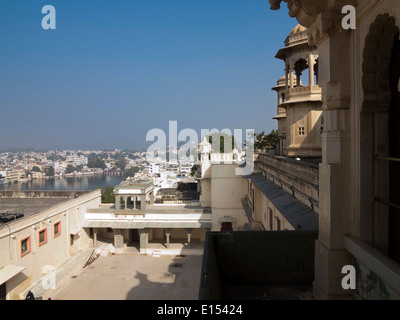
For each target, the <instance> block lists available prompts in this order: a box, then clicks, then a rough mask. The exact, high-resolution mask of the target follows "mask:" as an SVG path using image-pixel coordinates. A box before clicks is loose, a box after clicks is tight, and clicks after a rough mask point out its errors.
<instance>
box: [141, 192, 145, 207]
mask: <svg viewBox="0 0 400 320" xmlns="http://www.w3.org/2000/svg"><path fill="white" fill-rule="evenodd" d="M145 209H146V195H144V194H141V195H140V210H145Z"/></svg>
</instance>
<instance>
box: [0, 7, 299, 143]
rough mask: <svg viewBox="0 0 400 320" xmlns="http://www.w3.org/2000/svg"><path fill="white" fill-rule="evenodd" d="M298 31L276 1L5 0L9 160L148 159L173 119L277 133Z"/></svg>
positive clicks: (1, 133)
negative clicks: (25, 154) (50, 22)
mask: <svg viewBox="0 0 400 320" xmlns="http://www.w3.org/2000/svg"><path fill="white" fill-rule="evenodd" d="M44 5H52V6H54V7H55V9H56V30H44V29H42V26H41V22H42V18H43V17H44V16H45V14H42V13H41V10H42V7H43V6H44ZM296 24H297V21H296V20H295V19H292V18H290V17H289V16H288V10H287V8H286V7H285V6H284V7H283V8H282V9H281V10H279V11H271V10H270V9H269V3H268V1H267V0H140V1H139V0H113V1H111V0H80V1H77V0H46V1H39V0H2V1H1V10H0V40H1V47H0V110H1V116H0V149H5V148H10V147H17V148H19V147H35V148H36V147H37V148H72V149H77V148H85V149H92V148H123V149H124V148H128V149H136V148H143V147H146V146H148V145H149V144H150V143H149V142H147V143H146V134H147V132H148V131H149V130H151V129H153V128H161V129H164V130H165V131H166V132H168V130H167V129H168V123H169V121H173V120H176V121H178V130H181V129H184V128H192V129H194V130H196V131H197V132H198V134H199V135H200V130H201V129H212V128H216V129H219V130H222V129H224V128H229V129H231V130H232V131H233V130H234V129H243V130H245V129H254V130H255V131H256V132H260V131H263V130H264V131H266V132H269V131H271V130H272V129H276V127H277V123H276V120H273V119H272V117H274V116H275V115H276V95H275V92H273V91H272V90H271V88H272V87H273V86H274V85H276V81H277V80H278V78H279V77H281V76H283V75H284V71H283V68H284V64H283V62H282V61H280V60H278V59H276V58H274V57H275V54H276V52H277V51H278V50H279V49H280V48H281V47H283V46H284V43H283V42H284V40H285V39H286V37H287V35H288V34H289V32H290V31H291V29H292V28H293V27H294V26H296Z"/></svg>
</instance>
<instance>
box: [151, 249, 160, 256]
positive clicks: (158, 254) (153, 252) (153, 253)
mask: <svg viewBox="0 0 400 320" xmlns="http://www.w3.org/2000/svg"><path fill="white" fill-rule="evenodd" d="M151 256H152V257H153V258H159V257H161V250H153V251H152V253H151Z"/></svg>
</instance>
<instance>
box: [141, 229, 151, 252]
mask: <svg viewBox="0 0 400 320" xmlns="http://www.w3.org/2000/svg"><path fill="white" fill-rule="evenodd" d="M139 236H140V253H141V254H146V251H147V247H148V245H149V231H148V229H141V230H139Z"/></svg>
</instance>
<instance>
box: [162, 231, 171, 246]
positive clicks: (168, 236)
mask: <svg viewBox="0 0 400 320" xmlns="http://www.w3.org/2000/svg"><path fill="white" fill-rule="evenodd" d="M164 230H165V231H164V232H165V237H166V240H167V248H169V238H170V236H171V229H170V228H167V229H164Z"/></svg>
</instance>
